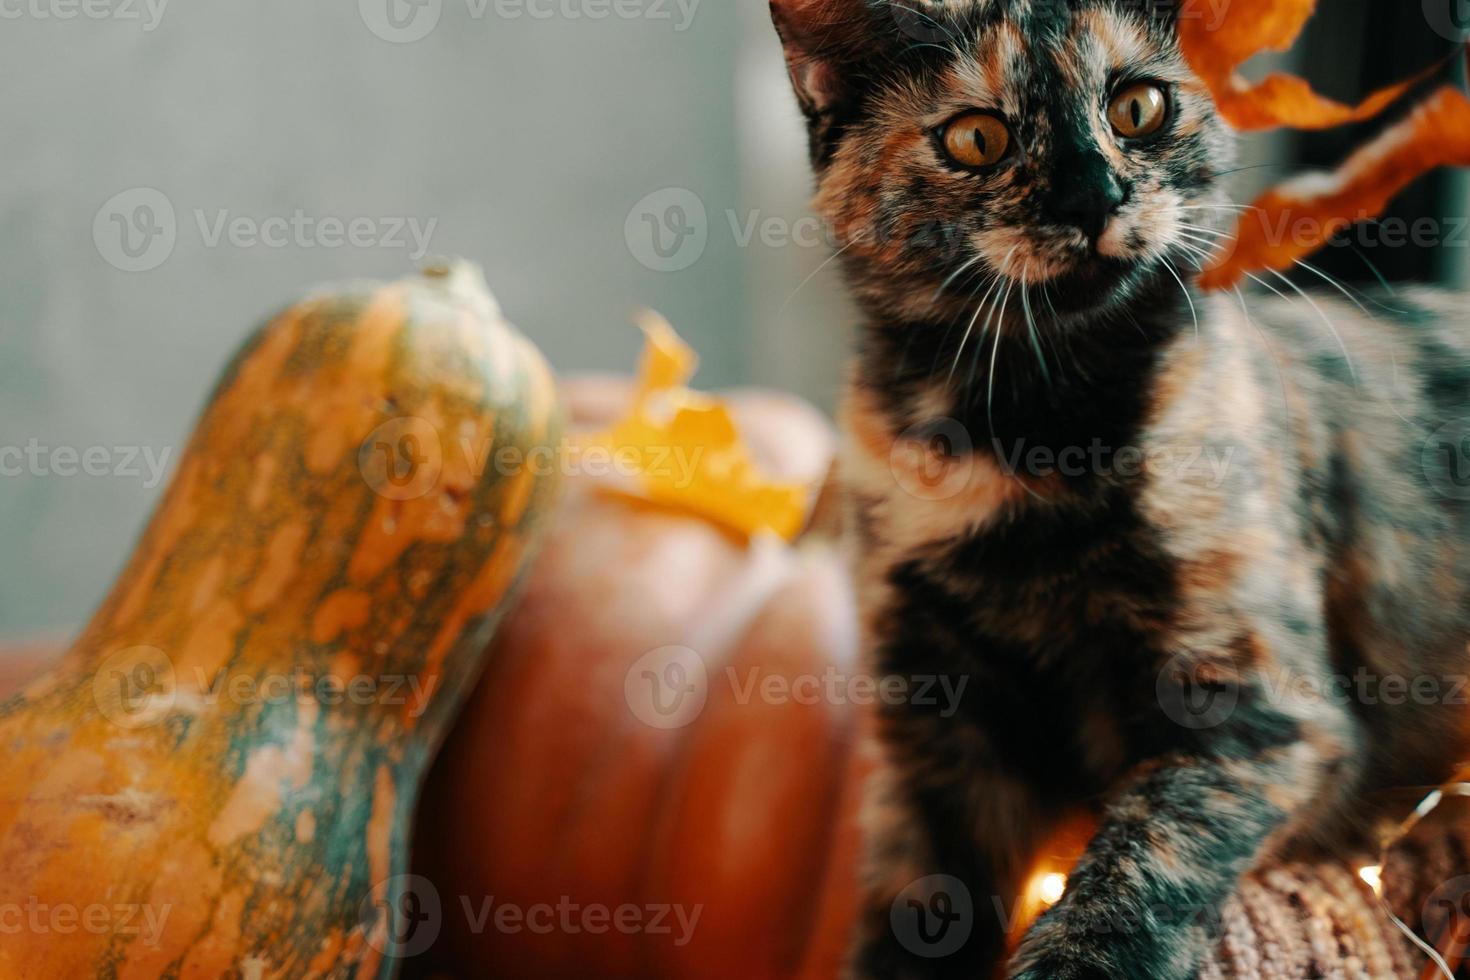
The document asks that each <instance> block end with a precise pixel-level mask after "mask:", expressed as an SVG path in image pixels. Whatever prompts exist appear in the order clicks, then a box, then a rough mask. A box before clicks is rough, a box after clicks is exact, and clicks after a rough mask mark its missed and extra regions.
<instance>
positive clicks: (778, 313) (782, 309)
mask: <svg viewBox="0 0 1470 980" xmlns="http://www.w3.org/2000/svg"><path fill="white" fill-rule="evenodd" d="M857 243H858V239H856V238H854V239H853V240H852V241H850V242H848V243H847V244H846V245H844V246H842V247H841V248H839V249H838V250H837V251H835V252H833V253H832V254H831V255H829V256H827V258H826V259H825V260H824V261H823V262H822V264H821V265H819V266H817V267H816V268H815V269H813V270H812V271H811V273H810V274H809V275H808V276H807V277H806V278H805V279H803V280H802V281H801V284H800V285H799V286H797V287H796V288H795V289H793V290H792V291H791V295H790V296H788V297H786V302H784V303H782V304H781V306H780V308H779V309H778V310H776V317H777V319H779V318H780V316H781V314H782V313H785V312H786V307H788V306H790V305H791V301H792V300H794V299H796V294H797V293H799V292H801V291H802V290H803V289H805V288H806V286H807V283H809V282H811V281H812V280H813V279H815V278H817V273H819V272H821V271H822V270H823V269H825V268H827V266H829V265H831V264H832V263H833V262H836V261H837V259H838V257H840V256H841V255H842V253H843V252H846V251H847V250H848V249H850V248H852V247H853V246H854V245H856V244H857Z"/></svg>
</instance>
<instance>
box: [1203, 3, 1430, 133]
mask: <svg viewBox="0 0 1470 980" xmlns="http://www.w3.org/2000/svg"><path fill="white" fill-rule="evenodd" d="M1315 7H1316V0H1230V2H1229V3H1228V4H1226V5H1224V7H1223V8H1221V7H1220V5H1219V4H1218V2H1217V0H1186V2H1185V4H1184V6H1183V7H1182V8H1181V10H1180V14H1179V46H1180V48H1181V50H1182V51H1183V52H1184V57H1185V59H1186V60H1187V61H1188V62H1189V64H1190V67H1191V68H1193V69H1194V72H1195V74H1196V75H1198V76H1199V77H1200V79H1201V80H1202V81H1203V82H1204V83H1205V85H1206V86H1207V87H1208V88H1209V89H1210V94H1211V95H1213V96H1214V98H1215V102H1216V104H1217V105H1218V106H1219V107H1220V113H1221V115H1222V116H1224V117H1225V120H1226V121H1227V122H1229V123H1230V125H1232V126H1234V127H1235V128H1236V129H1240V130H1256V129H1272V128H1275V127H1277V126H1291V127H1294V128H1296V129H1328V128H1331V127H1333V126H1341V125H1345V124H1347V123H1351V122H1361V121H1363V120H1365V119H1371V118H1373V117H1374V116H1376V115H1378V114H1379V113H1380V112H1382V111H1383V110H1384V109H1386V108H1388V106H1390V105H1392V104H1393V103H1394V102H1395V101H1396V100H1397V99H1399V98H1400V97H1401V96H1402V95H1403V94H1404V93H1405V92H1406V91H1408V89H1409V88H1410V87H1411V86H1413V85H1414V84H1415V83H1416V82H1418V81H1419V80H1420V78H1422V77H1424V76H1419V77H1416V78H1412V79H1409V80H1407V81H1404V82H1401V83H1399V84H1397V85H1391V86H1389V87H1388V88H1385V89H1382V90H1380V91H1378V92H1375V93H1373V94H1372V95H1370V96H1368V98H1367V99H1365V100H1364V101H1363V102H1362V103H1361V104H1360V105H1356V106H1349V105H1344V104H1342V103H1341V102H1336V101H1334V100H1332V99H1329V98H1325V97H1324V96H1321V95H1318V94H1317V93H1316V92H1314V91H1313V90H1312V86H1311V85H1309V84H1308V83H1307V82H1306V81H1304V80H1303V79H1301V78H1298V77H1297V76H1295V75H1289V74H1286V73H1284V72H1277V73H1275V74H1272V75H1271V76H1269V77H1268V78H1266V79H1265V80H1264V81H1262V82H1261V83H1260V84H1258V85H1252V84H1251V83H1250V82H1248V81H1246V79H1244V78H1243V77H1241V75H1240V74H1239V73H1238V69H1239V68H1240V66H1241V65H1243V64H1245V63H1246V62H1247V61H1249V60H1250V59H1251V58H1252V57H1253V56H1254V55H1256V54H1258V53H1260V52H1262V51H1287V50H1290V48H1291V46H1292V44H1294V43H1295V42H1296V39H1297V36H1298V35H1299V34H1301V31H1302V27H1303V26H1304V25H1305V24H1306V22H1307V20H1308V19H1309V18H1310V17H1311V16H1312V13H1313V10H1314V8H1315Z"/></svg>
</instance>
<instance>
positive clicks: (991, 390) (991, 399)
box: [985, 280, 1015, 432]
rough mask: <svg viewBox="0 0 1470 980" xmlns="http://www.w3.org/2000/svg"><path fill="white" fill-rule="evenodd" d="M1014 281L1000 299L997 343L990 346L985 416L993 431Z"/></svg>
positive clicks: (996, 321)
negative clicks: (997, 374)
mask: <svg viewBox="0 0 1470 980" xmlns="http://www.w3.org/2000/svg"><path fill="white" fill-rule="evenodd" d="M1014 283H1015V280H1011V281H1010V282H1008V283H1006V292H1005V295H1004V296H1003V297H1001V301H1000V315H999V316H997V317H996V319H995V343H993V344H992V345H991V347H990V377H989V379H988V380H987V381H986V385H985V418H986V421H987V422H988V423H989V424H990V429H991V431H992V432H994V431H995V415H994V412H993V406H994V404H995V362H996V361H997V360H999V358H1000V337H1001V334H1002V333H1003V332H1004V331H1005V320H1006V304H1007V303H1009V302H1010V300H1011V286H1012V285H1014Z"/></svg>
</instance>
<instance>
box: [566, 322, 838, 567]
mask: <svg viewBox="0 0 1470 980" xmlns="http://www.w3.org/2000/svg"><path fill="white" fill-rule="evenodd" d="M640 326H641V327H642V328H643V335H644V347H643V355H642V357H641V358H640V359H639V372H638V374H639V377H638V384H637V387H636V390H635V394H634V398H633V405H632V407H631V408H630V410H629V412H628V414H627V416H626V417H624V418H623V419H622V420H621V421H619V422H618V423H617V424H616V425H614V426H613V427H612V428H611V429H609V430H607V431H606V432H601V433H597V434H594V435H591V436H588V437H586V438H585V439H584V440H583V442H584V449H585V448H586V447H592V446H596V447H600V448H603V449H606V450H607V451H608V452H609V453H611V454H612V455H613V457H614V458H615V459H617V460H619V461H620V463H621V465H625V466H629V467H631V468H632V469H633V470H634V471H635V472H634V474H633V477H634V478H633V479H632V481H631V482H629V483H625V484H609V489H613V490H615V491H617V492H621V493H627V494H631V495H633V496H636V497H638V498H640V499H643V500H647V501H648V502H650V503H654V504H658V505H660V506H664V507H671V508H674V509H677V510H683V511H687V512H690V513H694V514H697V515H699V516H701V517H703V518H705V519H707V520H710V521H713V522H715V523H717V524H720V525H722V526H724V527H726V528H729V529H730V530H733V531H737V532H739V533H741V534H744V535H746V536H750V535H754V534H756V533H758V532H761V531H773V532H775V533H776V534H779V535H781V536H782V537H784V538H787V539H788V540H789V539H792V538H795V537H796V535H797V534H798V533H800V531H801V529H802V527H803V526H804V525H805V523H806V517H807V510H808V508H809V507H810V505H811V501H812V498H813V492H812V491H813V488H812V487H809V486H805V485H791V484H780V483H773V482H771V481H769V480H767V479H765V478H764V477H763V476H762V475H761V473H760V471H759V469H758V468H757V466H756V464H755V461H754V459H753V457H752V456H751V453H750V450H749V448H748V447H747V446H746V444H745V442H744V440H743V439H742V438H741V436H740V430H739V427H738V426H737V425H736V424H735V419H734V417H733V416H732V415H731V413H730V409H729V408H728V407H727V406H726V405H725V404H724V403H723V402H721V401H720V400H719V399H718V398H714V397H712V396H710V395H704V394H700V393H699V392H696V391H691V390H689V389H688V388H687V387H685V385H686V384H687V383H688V381H689V379H690V378H692V377H693V376H694V371H695V369H696V367H697V366H698V363H699V359H698V357H697V356H696V355H695V353H694V351H693V350H691V349H690V348H689V346H688V345H687V344H685V343H684V341H683V340H681V339H680V337H679V335H678V334H677V333H676V332H675V331H674V328H673V327H671V326H670V325H669V324H668V322H667V321H666V320H664V319H663V318H662V317H660V316H658V315H656V314H653V313H646V314H644V316H643V317H642V320H641V322H640Z"/></svg>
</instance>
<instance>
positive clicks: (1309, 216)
mask: <svg viewBox="0 0 1470 980" xmlns="http://www.w3.org/2000/svg"><path fill="white" fill-rule="evenodd" d="M1444 166H1462V167H1464V166H1470V100H1467V99H1466V97H1465V94H1464V93H1463V92H1461V91H1460V90H1459V89H1457V88H1453V87H1450V86H1446V87H1444V88H1442V89H1440V90H1438V91H1437V92H1435V93H1434V95H1432V96H1430V98H1428V99H1427V100H1426V101H1425V102H1424V103H1423V104H1422V105H1420V106H1418V107H1416V108H1415V109H1414V111H1413V112H1412V113H1411V114H1410V115H1409V116H1408V117H1407V118H1405V119H1404V120H1403V122H1400V123H1398V124H1397V125H1395V126H1392V127H1390V128H1389V129H1387V130H1385V131H1384V132H1383V134H1382V135H1380V136H1379V137H1378V138H1377V139H1375V140H1373V141H1372V142H1371V143H1369V144H1367V145H1366V146H1364V147H1362V148H1361V149H1359V150H1358V151H1357V152H1356V153H1354V154H1353V155H1352V156H1351V157H1349V158H1348V159H1347V161H1346V162H1345V163H1343V165H1342V166H1341V167H1339V168H1338V169H1337V170H1336V171H1335V172H1333V173H1331V174H1326V175H1323V174H1309V175H1306V176H1304V177H1299V178H1297V179H1295V180H1292V181H1288V182H1287V183H1285V184H1282V185H1280V186H1279V187H1276V188H1273V189H1272V190H1269V191H1267V192H1266V193H1265V194H1263V195H1262V196H1261V197H1259V198H1258V199H1257V200H1256V201H1255V205H1254V210H1251V211H1248V212H1246V213H1245V214H1244V216H1243V217H1242V218H1241V220H1240V222H1239V224H1238V225H1237V227H1236V230H1235V240H1234V243H1233V245H1232V247H1231V249H1230V251H1229V252H1228V253H1227V254H1226V255H1224V256H1223V257H1222V258H1221V259H1220V260H1219V261H1217V262H1216V263H1215V264H1214V265H1213V266H1211V267H1210V268H1208V269H1206V270H1205V271H1204V273H1203V274H1201V276H1200V279H1199V282H1200V286H1202V287H1203V288H1205V289H1228V288H1230V287H1232V286H1235V285H1237V284H1238V283H1239V282H1240V280H1241V279H1242V278H1244V276H1245V275H1246V273H1248V272H1256V271H1259V270H1261V269H1277V270H1282V269H1289V268H1290V267H1291V266H1292V264H1293V263H1294V262H1295V261H1296V260H1297V259H1299V258H1301V257H1302V256H1305V255H1309V254H1311V253H1312V252H1314V251H1316V250H1317V249H1318V248H1320V247H1321V246H1323V245H1324V244H1326V243H1327V242H1328V241H1329V240H1330V239H1331V238H1332V236H1333V235H1335V234H1337V233H1338V232H1340V231H1343V230H1344V229H1346V228H1347V227H1348V226H1350V225H1352V224H1353V223H1354V222H1357V221H1366V220H1370V219H1372V218H1376V217H1378V216H1379V215H1380V214H1382V213H1383V210H1384V209H1385V208H1386V207H1388V202H1389V201H1390V200H1392V199H1393V197H1394V196H1395V195H1396V194H1398V193H1399V192H1400V191H1402V190H1403V189H1404V188H1405V187H1407V186H1408V185H1409V184H1410V183H1412V182H1413V181H1414V180H1415V179H1416V178H1418V177H1420V176H1421V175H1423V174H1425V173H1427V172H1429V171H1430V170H1433V169H1435V168H1437V167H1444Z"/></svg>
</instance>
